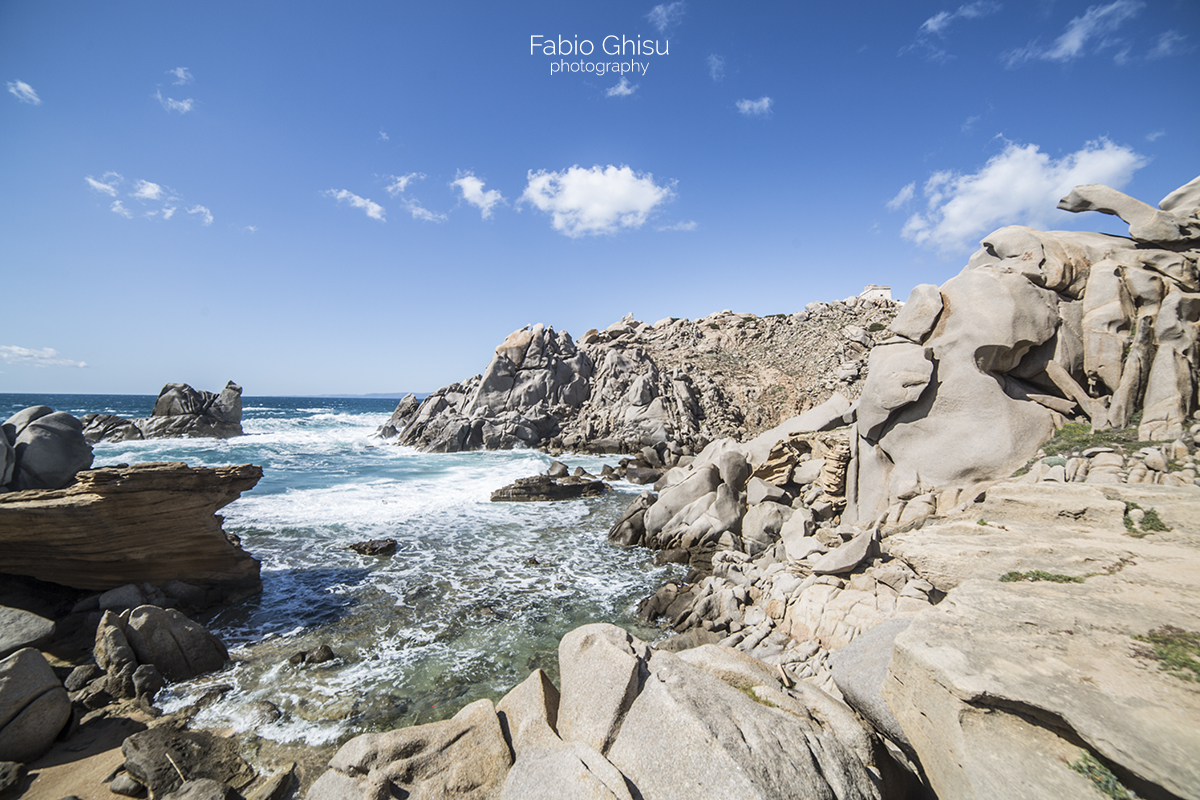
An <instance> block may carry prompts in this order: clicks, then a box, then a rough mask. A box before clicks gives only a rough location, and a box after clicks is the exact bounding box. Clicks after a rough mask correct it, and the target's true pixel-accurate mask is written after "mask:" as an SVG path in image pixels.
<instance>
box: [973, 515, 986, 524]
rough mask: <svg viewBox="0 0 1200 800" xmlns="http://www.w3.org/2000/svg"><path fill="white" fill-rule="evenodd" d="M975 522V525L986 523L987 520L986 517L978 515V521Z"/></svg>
mask: <svg viewBox="0 0 1200 800" xmlns="http://www.w3.org/2000/svg"><path fill="white" fill-rule="evenodd" d="M975 524H976V525H987V520H986V519H984V518H983V517H980V518H979V521H978V522H976V523H975Z"/></svg>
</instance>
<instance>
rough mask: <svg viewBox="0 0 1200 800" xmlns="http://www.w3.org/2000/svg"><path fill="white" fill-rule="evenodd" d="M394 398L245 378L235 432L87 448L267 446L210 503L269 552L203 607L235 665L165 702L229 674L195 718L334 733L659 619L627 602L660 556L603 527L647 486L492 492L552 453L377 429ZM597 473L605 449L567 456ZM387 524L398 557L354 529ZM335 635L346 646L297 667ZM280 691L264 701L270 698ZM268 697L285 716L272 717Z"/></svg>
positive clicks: (336, 644)
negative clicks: (438, 442) (252, 390)
mask: <svg viewBox="0 0 1200 800" xmlns="http://www.w3.org/2000/svg"><path fill="white" fill-rule="evenodd" d="M154 400H155V398H154V397H153V396H150V395H145V396H135V395H13V394H0V419H2V418H6V417H7V416H9V415H11V414H12V413H14V412H15V411H18V410H20V409H22V408H25V407H26V406H29V405H35V404H44V405H48V406H50V407H52V408H54V409H55V410H62V411H69V412H71V413H73V414H75V415H77V416H78V415H82V414H84V413H89V412H95V413H101V412H103V413H110V414H119V415H121V416H125V417H134V416H148V415H149V414H150V410H151V409H152V408H153V405H154ZM395 403H396V401H394V400H387V399H378V398H305V397H299V398H296V397H290V398H289V397H245V398H243V408H244V415H243V422H242V424H243V428H244V429H245V432H246V435H245V436H242V437H239V438H235V439H228V440H224V441H218V440H211V439H171V440H153V441H140V442H120V443H114V444H100V445H97V446H96V448H95V465H96V466H104V465H108V464H117V463H137V462H144V461H185V462H187V463H188V464H191V465H194V466H221V465H225V464H243V463H252V464H259V465H261V466H262V467H263V472H264V475H263V479H262V481H261V482H260V483H259V484H258V486H256V487H255V488H254V489H253V490H252V491H250V492H248V493H246V494H245V495H243V496H242V498H241V499H239V500H237V501H235V502H234V503H232V504H231V505H229V506H227V507H226V508H225V509H224V510H223V511H222V512H221V513H222V515H223V516H224V517H225V529H226V530H227V531H230V532H232V533H235V534H237V535H238V536H239V537H241V540H242V544H243V546H244V547H245V548H246V549H247V550H249V551H250V552H251V553H252V554H254V556H255V557H257V558H259V559H260V560H261V561H262V564H263V571H262V575H263V593H262V595H261V596H260V597H257V598H254V599H252V600H250V601H248V602H245V603H242V604H240V605H238V606H236V607H234V608H230V609H226V610H223V611H221V612H220V613H218V614H216V615H215V616H212V617H210V618H206V619H204V620H203V621H204V622H206V623H207V624H209V625H210V627H213V629H214V630H216V632H217V633H218V634H219V635H220V636H221V637H222V638H223V639H224V640H225V641H226V643H227V644H229V645H230V648H231V654H232V656H233V658H234V661H235V663H234V666H233V667H232V668H231V669H228V670H226V671H224V672H222V673H219V674H217V675H213V676H207V677H205V678H201V679H198V680H196V681H193V682H190V683H187V684H182V685H178V686H174V687H171V688H170V689H169V690H168V691H167V692H166V693H165V694H164V695H160V697H159V701H160V704H161V705H164V706H165V707H166V708H168V709H171V708H176V707H180V706H182V705H185V704H186V703H188V702H190V701H192V700H194V699H195V698H196V697H198V696H199V695H201V694H202V693H203V692H204V691H205V690H206V689H207V688H209V687H211V686H213V685H215V684H221V683H224V684H231V685H233V686H234V690H233V691H231V692H229V693H227V694H226V695H225V696H224V697H223V698H222V699H221V700H220V701H218V702H216V703H214V704H213V705H210V706H208V707H207V708H206V709H205V710H204V711H203V712H201V714H200V715H199V716H198V717H197V718H196V723H197V724H200V725H209V726H212V727H220V728H225V729H230V728H232V729H233V730H235V731H243V730H254V731H256V732H257V733H258V735H260V736H263V737H266V738H270V739H275V740H278V741H290V742H297V743H306V744H309V745H318V744H330V743H334V742H338V741H342V740H344V739H346V738H348V737H349V736H350V735H353V734H356V733H361V732H363V731H367V730H386V729H390V728H392V727H397V726H400V725H407V724H413V723H420V722H428V721H431V720H436V719H442V718H445V717H447V716H450V715H451V714H453V713H454V712H455V711H457V710H458V709H459V708H461V707H462V706H464V705H466V704H467V703H469V702H472V701H474V700H477V699H480V698H482V697H489V698H493V699H498V698H499V697H500V696H501V695H503V693H504V692H506V691H507V690H508V689H509V688H511V687H512V686H514V685H515V684H516V683H518V682H519V681H520V680H522V679H523V678H524V677H525V676H526V675H527V674H528V672H529V671H530V669H532V668H534V667H542V668H544V669H546V670H547V671H548V672H550V673H551V675H553V676H554V677H555V678H556V677H557V661H556V658H555V653H556V648H557V642H558V639H559V638H560V637H561V636H562V635H563V634H564V633H566V632H567V631H569V630H571V629H572V628H574V627H576V626H578V625H581V624H584V623H586V622H594V621H606V622H613V623H616V624H618V625H621V626H623V627H626V628H627V629H630V630H633V631H635V632H638V633H639V634H640V635H642V636H644V637H649V638H654V637H655V636H656V635H657V632H656V631H655V630H654V629H647V628H644V627H641V626H639V624H638V623H637V621H636V620H635V618H634V616H633V607H634V605H635V604H636V602H637V601H638V600H639V599H640V598H641V597H643V596H644V595H646V594H648V593H650V592H651V591H653V590H654V589H655V588H656V587H657V585H658V584H659V583H661V582H662V581H663V580H664V579H665V578H666V577H667V576H668V575H669V574H671V573H670V572H669V570H670V569H675V570H678V569H679V568H678V567H671V568H662V567H654V566H653V565H652V563H651V559H650V554H649V553H648V551H646V550H641V549H622V548H617V547H613V546H611V545H609V544H608V543H607V541H606V539H605V533H606V531H607V530H608V528H609V526H611V525H612V523H613V522H614V521H615V520H616V518H617V517H618V516H619V515H620V513H621V511H622V509H623V508H624V507H625V506H626V505H627V504H628V503H629V502H630V501H631V500H632V499H633V497H635V496H636V494H637V492H638V491H640V490H641V489H640V487H634V486H632V485H629V484H620V485H618V486H617V491H614V492H612V493H610V494H609V495H608V496H606V497H600V498H591V499H585V500H577V501H567V502H558V503H492V502H490V500H489V496H490V494H491V492H492V491H493V490H495V489H497V488H499V487H501V486H504V485H505V484H508V483H511V482H512V481H513V480H515V479H516V478H520V477H525V476H528V475H534V474H537V473H539V472H543V471H545V469H546V467H547V466H548V465H549V463H550V458H549V457H548V456H546V455H544V454H542V453H539V452H535V451H530V450H524V451H512V452H492V453H484V452H474V453H454V454H428V453H418V452H416V451H414V450H412V449H410V448H403V447H397V446H394V445H392V444H389V443H387V442H385V441H383V440H381V439H379V438H378V437H377V436H376V431H377V430H378V428H379V426H381V425H382V424H383V423H384V422H385V421H386V420H387V418H388V416H389V415H390V414H391V411H392V409H393V408H394V407H395ZM562 460H564V461H565V462H566V463H567V464H568V465H569V466H570V467H572V468H574V467H575V466H583V467H585V468H586V469H588V470H589V471H592V472H594V473H598V472H599V470H600V467H601V466H602V465H603V464H604V463H614V461H613V459H612V458H611V457H610V458H608V459H607V460H606V459H604V458H602V457H593V456H580V457H574V458H564V459H562ZM382 537H391V538H394V539H396V540H397V541H398V543H399V545H398V548H397V551H396V554H395V555H394V556H392V557H390V558H376V557H366V556H360V555H358V554H356V553H354V552H353V551H351V550H349V549H347V545H349V544H351V543H352V542H356V541H360V540H362V539H372V538H382ZM320 644H328V645H329V646H330V647H331V648H332V649H333V650H334V652H335V653H337V654H338V656H339V658H337V659H335V660H334V661H332V662H329V663H326V664H318V665H301V666H294V665H291V664H289V663H288V657H289V656H291V655H292V654H293V653H295V652H298V651H301V650H310V649H313V648H315V647H316V646H318V645H320ZM273 709H274V710H273ZM276 714H278V717H277V718H275V717H276Z"/></svg>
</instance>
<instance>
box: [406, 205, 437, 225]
mask: <svg viewBox="0 0 1200 800" xmlns="http://www.w3.org/2000/svg"><path fill="white" fill-rule="evenodd" d="M404 207H405V208H406V209H408V213H410V214H412V218H413V219H416V220H420V221H421V222H445V221H446V219H447V217H446V215H445V214H435V213H434V212H432V211H430V210H429V209H428V208H425V206H423V205H421V204H420V203H418V202H417V201H416V200H406V201H405V202H404Z"/></svg>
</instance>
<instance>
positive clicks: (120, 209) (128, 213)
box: [110, 200, 133, 219]
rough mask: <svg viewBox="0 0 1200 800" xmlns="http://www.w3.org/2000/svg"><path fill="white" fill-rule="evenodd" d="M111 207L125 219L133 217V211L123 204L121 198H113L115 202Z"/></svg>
mask: <svg viewBox="0 0 1200 800" xmlns="http://www.w3.org/2000/svg"><path fill="white" fill-rule="evenodd" d="M110 208H111V209H112V212H113V213H114V214H119V215H120V216H122V217H124V218H125V219H133V212H132V211H130V210H129V209H128V208H126V207H125V206H124V205H122V203H121V201H120V200H113V204H112V206H110Z"/></svg>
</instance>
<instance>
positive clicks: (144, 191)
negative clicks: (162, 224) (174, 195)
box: [133, 181, 163, 200]
mask: <svg viewBox="0 0 1200 800" xmlns="http://www.w3.org/2000/svg"><path fill="white" fill-rule="evenodd" d="M133 196H134V197H136V198H138V199H139V200H161V199H162V197H163V187H161V186H159V185H158V184H157V183H151V182H150V181H138V182H137V185H136V186H134V187H133Z"/></svg>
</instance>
